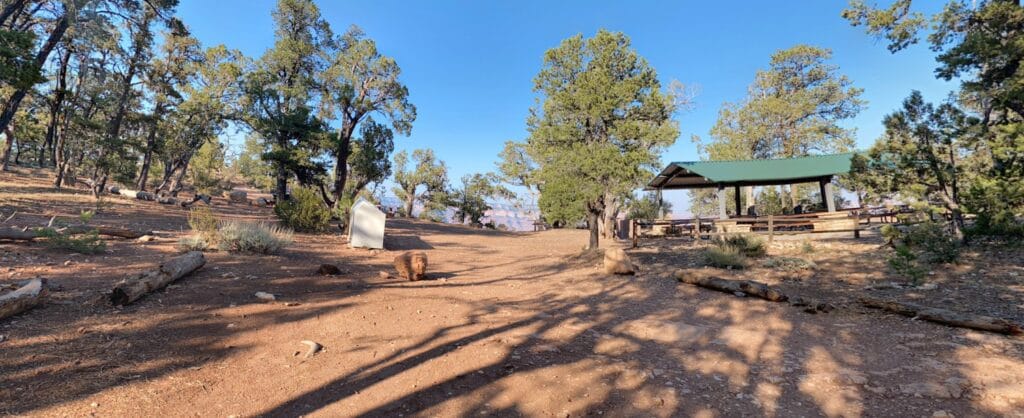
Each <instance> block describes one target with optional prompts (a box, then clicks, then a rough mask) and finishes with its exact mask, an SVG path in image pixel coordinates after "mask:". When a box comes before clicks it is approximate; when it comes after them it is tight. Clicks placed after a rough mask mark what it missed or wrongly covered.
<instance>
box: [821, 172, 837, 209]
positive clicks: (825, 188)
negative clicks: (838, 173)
mask: <svg viewBox="0 0 1024 418" xmlns="http://www.w3.org/2000/svg"><path fill="white" fill-rule="evenodd" d="M818 186H819V187H821V199H822V200H823V201H824V203H825V207H826V208H828V211H829V212H830V213H831V212H835V211H836V201H835V199H833V198H832V179H831V178H828V179H825V180H820V181H818Z"/></svg>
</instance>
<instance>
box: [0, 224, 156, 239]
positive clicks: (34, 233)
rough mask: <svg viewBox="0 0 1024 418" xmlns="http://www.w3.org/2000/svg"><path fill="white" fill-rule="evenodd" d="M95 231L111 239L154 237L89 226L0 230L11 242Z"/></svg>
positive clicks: (2, 235)
mask: <svg viewBox="0 0 1024 418" xmlns="http://www.w3.org/2000/svg"><path fill="white" fill-rule="evenodd" d="M93 231H95V232H96V233H97V234H99V235H106V236H111V237H118V238H126V239H136V238H139V237H141V236H144V235H152V234H153V232H152V231H136V230H133V229H128V228H120V227H116V226H89V225H72V226H66V227H61V228H53V227H44V228H24V229H22V228H14V227H6V228H0V240H10V241H31V240H34V239H36V238H39V237H42V236H43V235H45V234H46V233H47V232H57V233H63V234H68V235H80V234H90V233H92V232H93Z"/></svg>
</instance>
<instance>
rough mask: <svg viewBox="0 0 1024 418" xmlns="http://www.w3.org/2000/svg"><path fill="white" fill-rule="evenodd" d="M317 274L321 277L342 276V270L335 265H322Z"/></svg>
mask: <svg viewBox="0 0 1024 418" xmlns="http://www.w3.org/2000/svg"><path fill="white" fill-rule="evenodd" d="M316 272H317V274H319V275H321V276H337V275H339V274H341V269H339V268H338V266H336V265H334V264H321V265H320V268H319V269H317V270H316Z"/></svg>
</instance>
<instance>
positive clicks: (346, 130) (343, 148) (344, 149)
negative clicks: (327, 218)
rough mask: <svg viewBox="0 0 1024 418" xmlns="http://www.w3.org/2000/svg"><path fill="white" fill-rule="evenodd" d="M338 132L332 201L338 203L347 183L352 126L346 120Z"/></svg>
mask: <svg viewBox="0 0 1024 418" xmlns="http://www.w3.org/2000/svg"><path fill="white" fill-rule="evenodd" d="M345 125H346V126H343V127H342V129H341V131H340V132H338V136H339V138H338V142H339V143H338V149H337V150H336V153H335V160H334V192H333V195H334V201H335V202H340V201H341V196H342V193H344V192H345V182H346V181H348V156H349V154H350V153H351V149H350V147H351V141H352V129H353V126H352V124H351V123H350V122H348V121H347V120H346V123H345Z"/></svg>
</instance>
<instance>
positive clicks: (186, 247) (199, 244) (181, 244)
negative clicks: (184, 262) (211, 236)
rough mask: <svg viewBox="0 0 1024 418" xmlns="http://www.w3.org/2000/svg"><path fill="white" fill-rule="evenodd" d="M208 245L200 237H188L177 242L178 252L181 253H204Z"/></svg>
mask: <svg viewBox="0 0 1024 418" xmlns="http://www.w3.org/2000/svg"><path fill="white" fill-rule="evenodd" d="M209 248H210V243H209V242H207V241H206V239H205V238H203V237H202V236H201V235H189V236H185V237H181V239H179V240H178V250H179V251H181V252H189V251H206V250H207V249H209Z"/></svg>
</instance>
